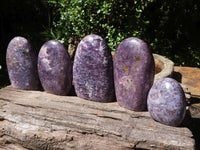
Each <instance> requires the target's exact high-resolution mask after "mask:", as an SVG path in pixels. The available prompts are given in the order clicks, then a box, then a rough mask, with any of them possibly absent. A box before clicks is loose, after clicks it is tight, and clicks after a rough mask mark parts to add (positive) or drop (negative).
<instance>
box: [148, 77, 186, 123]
mask: <svg viewBox="0 0 200 150" xmlns="http://www.w3.org/2000/svg"><path fill="white" fill-rule="evenodd" d="M147 103H148V110H149V113H150V115H151V117H152V118H153V119H155V120H156V121H158V122H160V123H162V124H165V125H169V126H178V125H180V124H181V123H182V121H183V119H184V117H185V112H186V98H185V94H184V91H183V89H182V87H181V86H180V84H179V83H178V82H177V81H176V80H174V79H171V78H163V79H160V80H158V81H157V82H156V83H155V84H154V85H153V86H152V88H151V89H150V91H149V94H148V100H147Z"/></svg>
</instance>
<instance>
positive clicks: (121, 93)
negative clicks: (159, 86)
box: [114, 37, 155, 111]
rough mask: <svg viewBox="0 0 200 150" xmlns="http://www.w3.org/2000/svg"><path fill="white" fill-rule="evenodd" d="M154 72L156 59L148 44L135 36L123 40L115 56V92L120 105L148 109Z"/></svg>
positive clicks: (128, 107)
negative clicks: (148, 96)
mask: <svg viewBox="0 0 200 150" xmlns="http://www.w3.org/2000/svg"><path fill="white" fill-rule="evenodd" d="M154 72H155V64H154V59H153V56H152V53H151V52H150V50H149V48H148V46H147V44H146V43H145V42H144V41H142V40H141V39H138V38H135V37H130V38H127V39H125V40H123V41H122V42H121V43H120V44H119V46H118V47H117V50H116V53H115V56H114V82H115V92H116V98H117V101H118V103H119V105H120V106H122V107H125V108H127V109H130V110H133V111H143V110H146V108H147V95H148V92H149V89H150V88H151V86H152V84H153V80H154Z"/></svg>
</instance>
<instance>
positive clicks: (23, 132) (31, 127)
mask: <svg viewBox="0 0 200 150" xmlns="http://www.w3.org/2000/svg"><path fill="white" fill-rule="evenodd" d="M192 136H193V135H192V133H191V131H190V130H189V129H188V128H186V127H170V126H166V125H162V124H160V123H158V122H156V121H154V120H153V119H152V118H151V117H150V116H149V113H148V112H133V111H129V110H127V109H125V108H122V107H120V106H119V105H118V104H117V102H113V103H98V102H92V101H88V100H84V99H81V98H78V97H73V96H56V95H53V94H49V93H46V92H41V91H24V90H18V89H14V88H12V87H11V86H8V87H6V88H3V89H1V90H0V145H1V147H6V146H7V147H8V145H10V146H11V147H13V146H14V147H18V146H19V145H20V146H22V147H23V148H24V149H33V150H36V149H41V150H44V149H50V150H51V149H52V150H53V149H67V150H70V149H81V150H84V149H92V150H112V149H113V150H126V149H127V150H129V149H194V146H195V143H194V139H193V138H192ZM1 147H0V148H1ZM8 149H9V148H8Z"/></svg>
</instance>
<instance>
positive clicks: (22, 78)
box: [6, 37, 40, 90]
mask: <svg viewBox="0 0 200 150" xmlns="http://www.w3.org/2000/svg"><path fill="white" fill-rule="evenodd" d="M6 63H7V68H8V75H9V79H10V82H11V85H12V86H13V87H14V88H17V89H23V90H37V89H39V88H40V81H39V77H38V71H37V55H36V54H35V52H34V51H33V49H32V48H31V45H30V43H29V42H28V40H27V39H25V38H24V37H15V38H13V39H12V40H11V41H10V43H9V44H8V48H7V53H6Z"/></svg>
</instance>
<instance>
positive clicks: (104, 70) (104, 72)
mask: <svg viewBox="0 0 200 150" xmlns="http://www.w3.org/2000/svg"><path fill="white" fill-rule="evenodd" d="M73 82H74V86H75V91H76V94H77V96H78V97H81V98H85V99H88V100H92V101H98V102H110V101H113V100H114V80H113V61H112V55H111V52H110V50H109V49H108V47H107V45H106V42H105V41H104V40H103V39H102V38H101V37H100V36H98V35H93V34H92V35H87V36H86V37H84V38H83V39H82V40H81V42H80V43H79V45H78V48H77V51H76V55H75V60H74V66H73Z"/></svg>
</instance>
